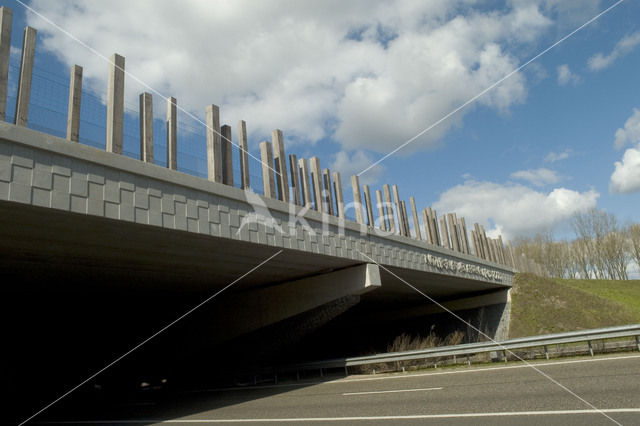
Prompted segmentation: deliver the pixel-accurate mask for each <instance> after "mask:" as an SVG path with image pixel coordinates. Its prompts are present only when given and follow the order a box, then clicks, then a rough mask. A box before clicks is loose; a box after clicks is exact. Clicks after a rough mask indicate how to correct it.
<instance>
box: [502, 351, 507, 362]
mask: <svg viewBox="0 0 640 426" xmlns="http://www.w3.org/2000/svg"><path fill="white" fill-rule="evenodd" d="M502 355H504V363H505V364H506V363H507V350H506V349H505V350H504V351H502Z"/></svg>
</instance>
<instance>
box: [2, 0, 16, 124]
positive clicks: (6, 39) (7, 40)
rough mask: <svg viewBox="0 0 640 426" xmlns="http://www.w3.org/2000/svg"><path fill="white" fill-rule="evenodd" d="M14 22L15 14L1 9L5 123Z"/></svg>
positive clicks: (4, 8)
mask: <svg viewBox="0 0 640 426" xmlns="http://www.w3.org/2000/svg"><path fill="white" fill-rule="evenodd" d="M12 20H13V12H12V11H11V9H9V8H8V7H5V6H2V7H0V121H5V119H6V113H7V90H8V84H9V57H10V56H11V22H12Z"/></svg>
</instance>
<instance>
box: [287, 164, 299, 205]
mask: <svg viewBox="0 0 640 426" xmlns="http://www.w3.org/2000/svg"><path fill="white" fill-rule="evenodd" d="M289 172H290V173H291V189H292V190H293V204H295V205H296V206H300V205H302V198H301V197H300V180H299V179H298V159H297V158H296V156H295V154H289Z"/></svg>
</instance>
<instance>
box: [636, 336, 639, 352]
mask: <svg viewBox="0 0 640 426" xmlns="http://www.w3.org/2000/svg"><path fill="white" fill-rule="evenodd" d="M636 346H637V347H638V351H640V340H639V339H638V336H636Z"/></svg>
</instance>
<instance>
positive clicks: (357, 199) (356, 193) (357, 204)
mask: <svg viewBox="0 0 640 426" xmlns="http://www.w3.org/2000/svg"><path fill="white" fill-rule="evenodd" d="M351 189H352V191H353V207H354V208H355V209H356V222H358V223H359V224H361V225H362V224H364V217H363V215H362V197H361V196H360V180H359V179H358V175H353V176H351Z"/></svg>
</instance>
